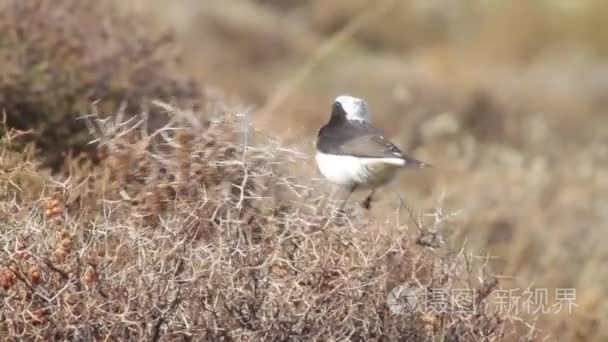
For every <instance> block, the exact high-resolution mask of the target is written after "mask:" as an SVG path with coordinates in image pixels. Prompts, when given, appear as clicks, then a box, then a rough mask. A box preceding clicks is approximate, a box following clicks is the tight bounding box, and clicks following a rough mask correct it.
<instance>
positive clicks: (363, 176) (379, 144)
mask: <svg viewBox="0 0 608 342" xmlns="http://www.w3.org/2000/svg"><path fill="white" fill-rule="evenodd" d="M316 146H317V154H316V161H317V166H318V167H319V171H321V174H323V176H324V177H325V178H327V179H328V180H329V181H331V182H332V183H335V184H337V185H340V186H342V187H345V188H347V189H348V191H349V192H348V195H347V196H346V198H345V199H344V202H343V204H342V206H344V204H346V201H348V198H350V196H351V195H352V193H353V192H354V191H355V190H365V189H367V190H371V192H370V193H369V195H368V196H367V197H366V198H365V200H364V201H363V203H362V204H361V205H362V206H363V207H364V208H365V209H370V207H371V201H372V197H373V196H374V193H375V190H376V189H377V188H378V187H381V186H384V185H386V184H388V183H389V182H390V181H391V180H392V179H393V178H394V177H395V174H396V172H397V171H398V170H399V169H402V168H424V167H430V166H431V165H430V164H427V163H424V162H421V161H419V160H416V159H414V158H411V157H409V156H407V155H406V154H404V153H403V152H401V150H399V148H398V147H397V146H395V145H394V144H393V143H391V142H390V141H388V140H387V139H386V138H385V137H384V135H383V134H382V131H380V130H379V129H377V128H375V127H373V126H372V125H371V114H370V111H369V109H368V105H367V103H366V102H365V101H364V100H363V99H360V98H356V97H353V96H350V95H341V96H338V97H337V98H336V99H335V101H334V103H333V106H332V110H331V117H330V119H329V122H328V123H327V124H325V125H324V126H323V127H321V129H320V130H319V132H318V134H317V144H316Z"/></svg>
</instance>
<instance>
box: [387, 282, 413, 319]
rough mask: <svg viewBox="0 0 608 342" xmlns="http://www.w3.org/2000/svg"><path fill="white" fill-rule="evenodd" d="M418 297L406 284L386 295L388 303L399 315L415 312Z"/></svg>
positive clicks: (393, 311) (390, 308) (392, 310)
mask: <svg viewBox="0 0 608 342" xmlns="http://www.w3.org/2000/svg"><path fill="white" fill-rule="evenodd" d="M417 304H418V299H417V298H416V292H415V291H414V290H412V289H410V288H408V287H405V286H398V287H395V288H393V289H392V290H391V291H390V292H389V293H388V296H386V305H388V308H389V310H391V312H392V313H394V314H397V315H406V314H410V313H412V312H414V310H415V309H416V305H417Z"/></svg>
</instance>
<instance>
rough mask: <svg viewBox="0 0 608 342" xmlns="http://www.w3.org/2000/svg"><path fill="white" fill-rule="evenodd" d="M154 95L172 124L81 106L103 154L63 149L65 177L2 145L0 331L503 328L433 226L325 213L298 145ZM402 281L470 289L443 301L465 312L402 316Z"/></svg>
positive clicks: (220, 334)
mask: <svg viewBox="0 0 608 342" xmlns="http://www.w3.org/2000/svg"><path fill="white" fill-rule="evenodd" d="M162 107H163V108H164V109H166V110H167V111H169V112H170V113H171V122H170V123H169V124H168V125H167V126H165V127H163V128H161V129H160V130H158V131H155V132H153V133H150V134H148V133H146V132H147V129H146V128H145V127H146V125H145V123H143V124H137V123H135V121H134V120H131V121H126V122H123V121H121V120H120V117H118V118H117V119H115V120H113V121H110V120H108V119H105V120H101V119H99V118H96V117H90V118H89V119H90V120H89V125H88V127H89V128H90V129H91V131H93V132H95V135H96V136H97V137H98V142H99V146H100V147H99V148H100V151H101V154H102V155H103V161H102V163H101V165H100V166H99V167H92V166H91V164H90V162H86V161H85V162H82V161H78V160H74V161H72V162H71V163H68V164H66V165H67V168H68V170H66V172H65V173H66V176H65V178H62V179H56V178H55V179H52V178H50V177H48V176H46V175H45V174H44V173H40V172H37V171H35V169H33V168H32V165H33V164H32V163H31V162H29V161H27V160H25V161H24V160H23V157H22V156H21V155H16V154H13V155H11V154H10V153H6V154H5V155H6V156H8V157H7V159H6V161H7V164H6V165H7V170H10V172H8V171H7V172H4V173H1V174H0V203H3V205H2V206H0V215H2V216H3V217H5V218H6V219H5V220H4V221H2V222H0V237H2V239H3V241H1V244H2V246H5V248H3V249H2V250H1V251H0V263H1V264H0V296H2V298H3V301H4V303H3V309H2V316H1V318H0V334H2V335H4V336H12V337H14V338H26V339H30V338H40V339H45V340H57V339H69V340H82V339H84V340H97V339H107V338H109V339H112V340H141V339H152V340H160V339H162V340H171V341H173V340H191V339H194V340H203V339H209V340H220V339H221V340H236V339H240V338H247V339H248V340H251V339H255V340H288V339H290V340H291V339H302V340H338V339H339V340H342V339H352V340H408V341H428V340H431V339H432V338H433V337H439V336H442V337H443V338H444V340H449V341H479V340H484V341H499V340H502V336H503V334H504V332H505V331H509V329H511V328H512V327H511V326H510V325H509V324H508V323H505V322H504V321H505V317H502V316H500V315H498V314H493V313H490V312H489V310H487V309H488V308H489V307H488V303H487V302H488V299H487V298H488V295H489V294H490V293H491V292H492V290H493V289H494V288H495V287H496V285H497V284H496V281H495V280H494V279H493V278H492V277H485V276H483V274H484V273H483V272H481V271H482V269H480V268H479V267H478V266H475V263H473V262H472V261H471V260H469V258H467V257H466V255H465V254H464V253H458V254H455V253H452V252H450V250H449V248H448V247H447V246H445V245H441V246H439V245H437V244H436V242H437V241H439V240H441V239H440V236H439V235H438V233H437V232H433V231H434V230H435V229H434V228H433V227H431V226H422V225H421V226H419V227H418V231H419V233H420V236H415V234H414V233H413V232H412V230H410V231H405V232H404V231H403V230H399V229H397V228H396V227H392V226H390V225H382V224H380V223H373V222H371V221H369V220H367V219H366V218H365V217H363V216H361V215H359V214H357V213H356V212H353V213H350V214H349V215H348V216H349V219H346V218H345V217H343V216H341V215H336V214H335V205H334V204H332V203H331V202H326V201H321V200H319V199H318V198H317V197H315V196H314V195H313V194H312V193H310V192H309V191H308V189H309V188H310V187H309V186H308V185H306V183H304V182H297V181H296V180H294V179H292V177H289V176H288V174H287V173H286V171H285V170H286V169H287V168H288V166H289V165H290V164H291V163H294V162H297V163H302V162H304V161H303V160H301V155H299V154H297V153H296V152H293V151H290V150H289V149H285V148H282V147H281V146H279V145H274V144H269V143H261V144H252V143H251V141H254V138H255V136H256V133H255V132H254V131H253V129H252V128H251V127H248V126H247V125H246V124H245V123H244V121H243V120H242V117H241V116H237V115H231V114H226V115H216V116H215V119H213V120H211V121H206V120H201V119H199V117H200V116H198V115H194V114H192V113H188V112H184V111H179V110H174V109H172V108H171V107H169V106H168V105H166V104H162ZM15 135H16V133H15V132H14V131H13V132H12V133H11V134H8V133H7V134H5V136H10V137H14V136H15ZM261 138H263V137H259V136H258V139H259V140H260V141H263V139H261ZM247 142H249V143H247ZM7 143H8V141H6V140H5V141H4V142H3V144H4V146H6V144H7ZM11 156H12V157H11ZM9 160H10V163H9ZM26 175H27V177H26ZM32 183H36V184H38V185H37V186H32V185H31V184H32ZM28 184H29V185H28ZM26 185H27V186H26ZM30 191H32V192H33V193H29V192H30ZM289 193H292V194H293V195H289ZM40 194H42V196H43V199H41V200H36V196H39V195H40ZM436 217H437V218H439V219H438V220H437V221H436V223H437V224H438V223H440V221H441V219H440V216H436ZM416 224H418V223H416ZM472 272H475V273H474V274H475V277H473V276H472V275H473V273H472ZM475 279H482V280H481V281H476V280H475ZM399 285H405V286H409V287H416V288H419V289H421V290H422V291H428V290H429V289H431V288H438V287H443V288H468V289H470V290H471V291H474V293H475V294H476V297H475V298H476V301H475V302H474V303H472V302H455V303H454V305H455V306H456V307H459V308H461V309H468V310H469V311H468V312H467V311H466V310H465V313H459V314H457V313H455V312H443V313H442V312H437V313H422V312H416V313H413V314H410V315H397V314H394V313H392V312H391V311H390V310H389V308H388V307H387V304H386V298H387V295H388V293H389V291H390V290H391V289H392V288H394V287H395V286H399Z"/></svg>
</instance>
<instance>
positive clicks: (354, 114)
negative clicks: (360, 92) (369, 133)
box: [332, 95, 371, 123]
mask: <svg viewBox="0 0 608 342" xmlns="http://www.w3.org/2000/svg"><path fill="white" fill-rule="evenodd" d="M332 116H343V117H344V118H346V119H347V120H356V121H364V122H368V123H369V122H370V121H371V113H370V112H369V108H368V107H367V103H366V102H365V101H364V100H363V99H360V98H357V97H353V96H350V95H340V96H338V97H336V99H335V101H334V105H333V108H332Z"/></svg>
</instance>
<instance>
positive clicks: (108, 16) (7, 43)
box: [0, 0, 201, 168]
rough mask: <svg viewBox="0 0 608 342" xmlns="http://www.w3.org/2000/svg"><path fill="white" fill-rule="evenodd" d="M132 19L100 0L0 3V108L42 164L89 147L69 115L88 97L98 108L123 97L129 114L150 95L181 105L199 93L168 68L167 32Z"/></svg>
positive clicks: (85, 106)
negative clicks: (31, 144) (23, 132)
mask: <svg viewBox="0 0 608 342" xmlns="http://www.w3.org/2000/svg"><path fill="white" fill-rule="evenodd" d="M140 19H141V18H134V17H133V16H127V15H121V14H119V13H118V12H117V11H116V10H115V9H113V8H112V5H111V3H110V2H108V1H79V0H56V1H40V0H32V1H21V0H6V1H2V3H1V4H0V111H4V112H6V114H7V121H8V124H9V125H10V126H11V127H15V128H17V129H21V130H28V129H31V130H32V131H33V132H32V134H31V135H30V138H32V139H33V140H34V141H36V143H37V146H38V148H39V150H40V151H42V152H43V153H41V154H40V155H41V156H44V157H45V159H44V160H43V161H44V162H45V164H46V165H50V166H53V167H55V168H58V167H60V166H61V163H62V161H63V158H64V155H65V154H66V153H69V152H74V153H78V152H82V151H88V150H90V148H91V145H87V143H88V142H89V141H90V140H91V137H90V136H88V134H87V130H86V127H85V126H84V124H83V122H81V121H78V120H74V118H75V117H77V116H80V115H82V113H86V112H88V111H89V110H90V103H91V102H92V101H99V104H98V105H99V106H101V107H102V108H103V109H104V112H106V113H113V112H115V111H116V110H118V108H119V107H120V106H121V105H122V104H123V103H124V104H126V106H127V111H128V112H129V113H137V112H142V111H144V110H147V104H148V102H147V101H148V100H151V99H162V100H163V101H169V102H177V103H180V104H182V105H189V104H191V103H192V104H196V101H197V100H198V99H199V98H200V96H201V94H200V93H199V88H198V86H197V85H196V84H195V83H194V82H193V80H191V79H188V78H186V77H183V76H180V74H179V72H177V70H176V69H177V67H178V64H179V63H178V61H177V59H178V58H179V52H177V49H176V48H175V44H173V37H172V35H171V34H170V32H167V33H163V32H159V33H158V34H155V33H152V32H151V31H145V30H144V29H142V27H145V25H141V20H140ZM153 114H156V113H151V116H152V117H154V118H156V119H157V120H159V121H162V118H161V117H159V116H156V115H153ZM161 125H162V124H161Z"/></svg>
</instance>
